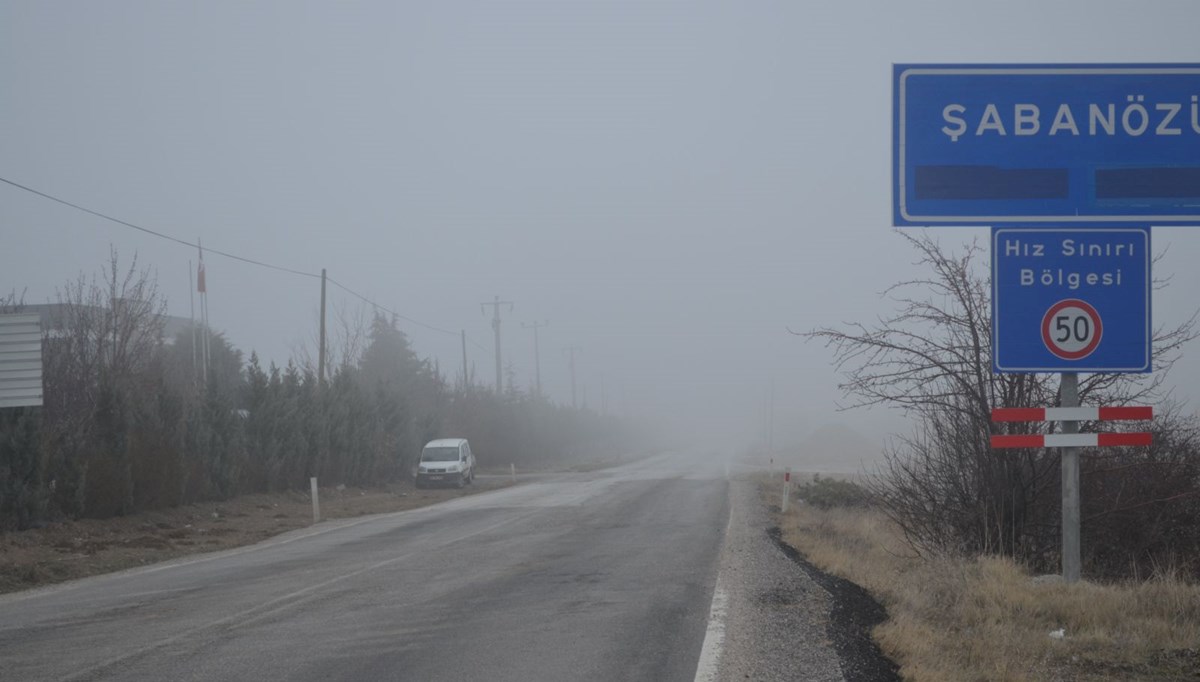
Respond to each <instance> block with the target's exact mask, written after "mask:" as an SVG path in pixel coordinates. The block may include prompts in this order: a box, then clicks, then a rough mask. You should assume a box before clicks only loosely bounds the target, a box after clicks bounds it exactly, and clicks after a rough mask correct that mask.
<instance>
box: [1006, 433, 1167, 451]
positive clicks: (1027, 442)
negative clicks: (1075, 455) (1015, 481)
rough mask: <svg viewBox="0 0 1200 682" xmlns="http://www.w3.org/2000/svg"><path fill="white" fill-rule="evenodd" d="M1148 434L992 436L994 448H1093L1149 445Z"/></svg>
mask: <svg viewBox="0 0 1200 682" xmlns="http://www.w3.org/2000/svg"><path fill="white" fill-rule="evenodd" d="M1150 443H1151V439H1150V434H1149V433H1145V432H1138V433H1051V434H1017V435H1011V436H1001V435H997V436H992V447H994V448H1094V447H1110V446H1114V445H1150Z"/></svg>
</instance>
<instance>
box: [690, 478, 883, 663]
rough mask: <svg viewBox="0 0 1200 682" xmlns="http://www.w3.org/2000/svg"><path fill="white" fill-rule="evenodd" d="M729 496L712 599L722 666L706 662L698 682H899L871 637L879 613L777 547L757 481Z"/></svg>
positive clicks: (733, 487) (739, 484)
mask: <svg viewBox="0 0 1200 682" xmlns="http://www.w3.org/2000/svg"><path fill="white" fill-rule="evenodd" d="M729 495H730V518H729V527H728V529H727V531H726V536H725V543H724V546H723V547H722V550H721V557H720V569H719V574H718V578H717V590H716V592H717V594H716V597H715V601H717V602H719V603H720V607H721V609H720V610H722V611H723V614H724V624H723V625H724V627H723V631H722V632H720V634H718V635H717V638H718V639H721V640H723V641H722V644H721V646H720V654H719V658H718V659H717V663H716V664H715V666H714V667H712V668H711V669H709V670H707V671H706V670H705V665H704V662H703V661H702V663H701V669H700V670H699V671H698V672H697V680H698V681H699V680H707V679H712V680H742V679H751V680H760V681H766V682H769V681H771V680H805V681H806V682H808V681H811V682H842V681H847V680H848V681H851V682H864V681H865V682H876V681H884V680H899V677H898V676H897V675H896V672H895V666H894V665H893V664H892V663H891V661H889V660H888V659H886V658H885V657H883V656H882V654H880V653H879V650H878V648H876V647H875V645H874V642H872V641H871V639H870V635H869V632H870V627H871V626H872V625H873V624H874V623H875V622H877V619H878V618H880V617H881V615H882V614H883V610H882V607H880V606H879V605H878V604H877V603H875V602H874V601H873V600H871V599H870V597H869V596H866V593H865V592H862V591H861V589H859V590H858V591H857V592H855V588H857V586H854V585H852V584H849V583H846V584H845V585H842V584H840V583H845V581H840V583H839V582H837V581H838V580H839V579H837V578H833V577H832V576H828V575H826V574H824V573H821V572H820V571H818V570H817V569H816V568H814V567H812V566H811V565H810V564H808V563H807V562H806V561H804V559H803V557H801V556H800V555H799V554H798V553H797V552H796V551H795V550H794V549H792V548H791V547H789V546H787V545H786V544H784V543H782V542H780V541H779V540H778V532H777V531H776V532H774V533H772V528H773V526H774V522H773V519H772V518H771V514H770V510H769V508H768V503H767V502H766V500H764V499H763V497H762V495H761V493H760V490H759V487H758V485H757V484H756V483H755V482H754V481H750V480H733V481H731V482H730V489H729ZM860 593H861V594H860ZM716 610H717V609H714V611H716ZM712 637H713V633H712V628H711V627H710V638H712ZM706 646H707V643H706Z"/></svg>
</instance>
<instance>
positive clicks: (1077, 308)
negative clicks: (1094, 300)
mask: <svg viewBox="0 0 1200 682" xmlns="http://www.w3.org/2000/svg"><path fill="white" fill-rule="evenodd" d="M1103 335H1104V323H1103V322H1101V320H1100V313H1098V312H1096V309H1095V308H1093V307H1092V306H1091V305H1089V304H1087V303H1086V302H1084V301H1080V300H1079V299H1075V298H1069V299H1066V300H1063V301H1059V302H1058V303H1055V304H1054V305H1052V306H1050V309H1049V310H1047V311H1046V314H1045V315H1044V316H1043V317H1042V342H1043V343H1045V344H1046V348H1047V349H1048V350H1049V351H1050V352H1051V353H1054V354H1055V355H1056V356H1058V357H1060V358H1062V359H1064V360H1079V359H1081V358H1086V357H1087V356H1089V355H1091V354H1092V351H1094V350H1096V347H1097V346H1099V345H1100V338H1101V336H1103Z"/></svg>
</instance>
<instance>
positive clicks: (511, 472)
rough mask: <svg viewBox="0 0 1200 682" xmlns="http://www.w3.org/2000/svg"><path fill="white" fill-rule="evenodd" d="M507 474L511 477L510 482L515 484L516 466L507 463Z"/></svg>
mask: <svg viewBox="0 0 1200 682" xmlns="http://www.w3.org/2000/svg"><path fill="white" fill-rule="evenodd" d="M508 473H509V475H510V476H512V482H513V483H516V482H517V465H516V464H513V463H512V462H509V463H508Z"/></svg>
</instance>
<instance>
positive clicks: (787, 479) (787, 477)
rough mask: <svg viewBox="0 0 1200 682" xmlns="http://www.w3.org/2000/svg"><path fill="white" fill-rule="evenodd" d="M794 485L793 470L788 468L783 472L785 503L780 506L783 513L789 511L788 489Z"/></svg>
mask: <svg viewBox="0 0 1200 682" xmlns="http://www.w3.org/2000/svg"><path fill="white" fill-rule="evenodd" d="M791 485H792V468H791V467H787V468H786V469H784V470H783V503H782V504H780V505H779V506H780V507H781V508H782V509H783V511H785V512H786V511H787V510H788V488H789V487H791Z"/></svg>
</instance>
